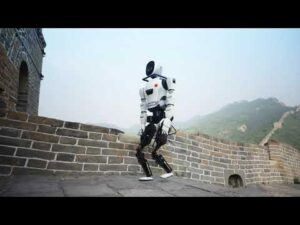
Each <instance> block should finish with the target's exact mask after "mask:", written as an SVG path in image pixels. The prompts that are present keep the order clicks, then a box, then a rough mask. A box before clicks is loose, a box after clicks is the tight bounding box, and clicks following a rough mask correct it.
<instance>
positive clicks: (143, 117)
mask: <svg viewBox="0 0 300 225" xmlns="http://www.w3.org/2000/svg"><path fill="white" fill-rule="evenodd" d="M140 97H141V115H140V120H141V129H142V130H145V126H146V122H147V105H146V96H145V91H144V88H141V89H140Z"/></svg>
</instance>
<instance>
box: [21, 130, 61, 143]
mask: <svg viewBox="0 0 300 225" xmlns="http://www.w3.org/2000/svg"><path fill="white" fill-rule="evenodd" d="M22 138H24V139H31V140H35V141H44V142H51V143H58V140H59V137H57V136H54V135H51V134H42V133H37V132H31V131H24V132H23V134H22Z"/></svg>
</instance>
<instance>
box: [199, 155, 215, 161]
mask: <svg viewBox="0 0 300 225" xmlns="http://www.w3.org/2000/svg"><path fill="white" fill-rule="evenodd" d="M199 157H200V159H206V160H212V156H210V155H205V154H201V153H200V155H199Z"/></svg>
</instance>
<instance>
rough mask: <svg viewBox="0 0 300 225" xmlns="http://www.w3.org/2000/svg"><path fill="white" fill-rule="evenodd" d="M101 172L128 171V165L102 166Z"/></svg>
mask: <svg viewBox="0 0 300 225" xmlns="http://www.w3.org/2000/svg"><path fill="white" fill-rule="evenodd" d="M100 171H127V165H109V164H107V165H105V164H100Z"/></svg>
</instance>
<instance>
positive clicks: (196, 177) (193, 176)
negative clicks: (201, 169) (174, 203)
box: [192, 173, 200, 180]
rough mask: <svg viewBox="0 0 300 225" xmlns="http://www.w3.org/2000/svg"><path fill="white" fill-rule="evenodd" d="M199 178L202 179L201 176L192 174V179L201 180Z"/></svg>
mask: <svg viewBox="0 0 300 225" xmlns="http://www.w3.org/2000/svg"><path fill="white" fill-rule="evenodd" d="M199 178H200V176H199V174H196V173H192V179H196V180H199Z"/></svg>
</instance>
